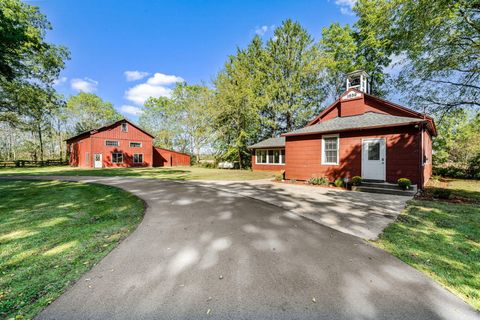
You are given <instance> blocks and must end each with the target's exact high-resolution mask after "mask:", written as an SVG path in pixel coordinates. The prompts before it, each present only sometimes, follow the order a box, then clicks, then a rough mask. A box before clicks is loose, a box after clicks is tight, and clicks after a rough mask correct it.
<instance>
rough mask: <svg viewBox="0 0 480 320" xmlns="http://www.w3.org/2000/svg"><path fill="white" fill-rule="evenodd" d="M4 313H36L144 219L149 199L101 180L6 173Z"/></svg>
mask: <svg viewBox="0 0 480 320" xmlns="http://www.w3.org/2000/svg"><path fill="white" fill-rule="evenodd" d="M0 199H1V201H0V319H9V318H13V317H18V318H23V317H24V318H32V317H33V316H35V315H36V314H37V313H38V312H39V311H40V310H42V309H43V308H44V307H45V306H47V305H48V304H49V303H50V302H51V301H53V300H54V299H56V298H57V297H58V296H59V295H60V294H61V293H62V292H64V291H65V289H66V288H67V287H68V286H69V285H70V284H71V283H72V282H74V281H75V280H76V279H78V278H79V277H80V276H81V275H82V274H83V273H84V272H86V271H87V270H89V269H90V268H91V267H92V266H93V264H95V263H96V262H98V261H99V260H100V259H101V258H102V257H104V256H105V255H106V254H107V253H108V252H109V251H111V250H112V249H113V248H114V247H115V246H116V245H117V244H118V243H119V241H120V240H121V239H123V238H125V237H126V236H127V235H128V234H129V233H130V232H131V231H132V230H134V229H135V227H136V226H137V224H138V223H139V222H140V221H141V218H142V215H143V211H144V203H143V201H142V200H140V199H139V198H137V197H135V196H133V195H131V194H130V193H128V192H126V191H123V190H120V189H117V188H113V187H107V186H103V185H96V184H85V183H74V182H59V181H6V180H5V181H2V180H0Z"/></svg>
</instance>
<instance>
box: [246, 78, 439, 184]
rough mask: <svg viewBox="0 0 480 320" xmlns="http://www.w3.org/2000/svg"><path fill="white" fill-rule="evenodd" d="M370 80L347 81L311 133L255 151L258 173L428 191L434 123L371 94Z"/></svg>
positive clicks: (290, 134) (272, 140)
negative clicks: (401, 183)
mask: <svg viewBox="0 0 480 320" xmlns="http://www.w3.org/2000/svg"><path fill="white" fill-rule="evenodd" d="M368 92H369V84H368V75H367V74H366V73H365V72H363V71H356V72H353V73H351V74H349V75H348V79H347V90H346V91H345V92H344V93H343V94H342V95H341V96H340V97H339V98H338V99H337V100H336V101H335V102H334V103H332V104H331V105H330V106H329V107H328V108H326V109H325V110H324V111H323V112H321V113H320V114H319V115H318V116H317V117H316V118H314V119H313V120H312V121H310V122H309V123H308V124H307V126H306V127H304V128H301V129H298V130H294V131H292V132H287V133H285V134H282V136H281V137H278V138H270V139H267V140H264V141H261V142H259V143H257V144H254V145H252V146H250V147H249V148H250V149H251V150H252V167H253V170H280V169H284V170H285V178H286V179H288V180H290V179H295V180H308V179H309V178H311V177H314V176H317V177H322V176H324V177H327V178H329V179H330V180H331V181H333V180H335V179H337V178H352V177H353V176H361V177H362V178H363V179H365V180H373V181H386V182H391V183H396V182H397V180H398V179H399V178H408V179H410V180H412V183H414V184H418V185H419V186H424V185H425V183H426V182H427V181H428V179H429V178H430V176H431V173H432V137H433V136H436V134H437V131H436V127H435V123H434V121H433V119H432V118H431V117H429V116H427V115H424V114H421V113H418V112H416V111H413V110H410V109H408V108H405V107H402V106H399V105H397V104H395V103H392V102H389V101H386V100H383V99H380V98H378V97H375V96H373V95H370V94H368Z"/></svg>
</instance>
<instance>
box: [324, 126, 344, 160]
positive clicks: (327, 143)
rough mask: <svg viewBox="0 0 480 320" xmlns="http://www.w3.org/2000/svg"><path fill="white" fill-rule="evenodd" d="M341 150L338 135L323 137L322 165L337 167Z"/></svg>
mask: <svg viewBox="0 0 480 320" xmlns="http://www.w3.org/2000/svg"><path fill="white" fill-rule="evenodd" d="M339 149H340V144H339V138H338V134H337V135H325V136H322V164H326V165H337V164H338V158H339V152H338V151H339Z"/></svg>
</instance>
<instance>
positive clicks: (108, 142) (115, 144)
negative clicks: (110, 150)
mask: <svg viewBox="0 0 480 320" xmlns="http://www.w3.org/2000/svg"><path fill="white" fill-rule="evenodd" d="M105 145H106V146H107V147H118V146H119V145H120V142H118V141H117V140H105Z"/></svg>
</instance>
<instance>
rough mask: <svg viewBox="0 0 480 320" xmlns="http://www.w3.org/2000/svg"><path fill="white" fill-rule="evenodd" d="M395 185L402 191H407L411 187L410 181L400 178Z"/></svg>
mask: <svg viewBox="0 0 480 320" xmlns="http://www.w3.org/2000/svg"><path fill="white" fill-rule="evenodd" d="M397 183H398V186H399V187H400V188H402V189H409V188H410V186H411V185H412V181H410V179H407V178H400V179H398V181H397Z"/></svg>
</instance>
